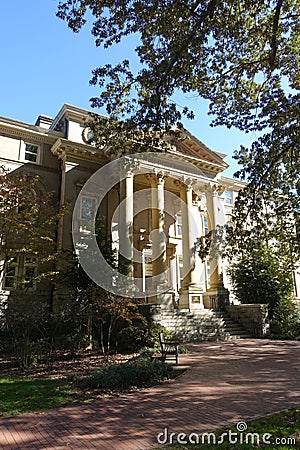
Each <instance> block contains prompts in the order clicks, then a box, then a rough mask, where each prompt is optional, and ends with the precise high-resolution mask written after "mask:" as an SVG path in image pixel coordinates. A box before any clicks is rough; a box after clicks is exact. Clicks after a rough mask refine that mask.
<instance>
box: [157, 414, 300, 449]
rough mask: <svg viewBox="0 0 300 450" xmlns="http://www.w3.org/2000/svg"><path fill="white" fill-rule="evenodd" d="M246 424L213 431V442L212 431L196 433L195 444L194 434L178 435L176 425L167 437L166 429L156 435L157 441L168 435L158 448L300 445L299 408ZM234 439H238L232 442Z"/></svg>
mask: <svg viewBox="0 0 300 450" xmlns="http://www.w3.org/2000/svg"><path fill="white" fill-rule="evenodd" d="M244 425H245V423H243V424H242V423H241V424H240V426H244ZM246 427H247V429H246V430H245V431H243V432H241V433H237V428H236V427H232V428H231V429H226V428H222V429H220V430H218V431H216V432H215V433H214V435H215V439H216V441H215V442H214V435H212V434H211V435H208V434H206V435H205V434H204V433H203V434H202V435H201V434H197V436H198V439H199V441H198V442H199V444H193V445H192V444H190V443H189V440H190V439H191V440H192V441H193V442H197V441H196V439H197V438H196V435H195V434H193V435H188V436H186V437H184V436H180V437H179V436H178V433H180V429H179V430H178V432H177V433H176V435H175V436H173V437H171V435H170V433H171V430H170V431H169V432H168V433H167V434H164V435H163V436H161V437H160V443H162V444H164V442H163V441H164V439H165V436H168V442H166V443H170V439H172V445H168V446H164V447H162V446H160V447H159V450H162V449H168V450H189V449H192V450H212V449H218V450H219V449H220V450H250V449H257V448H261V449H269V450H271V449H276V450H296V448H300V408H294V409H292V410H289V411H285V412H282V413H279V414H272V415H269V416H265V417H262V418H261V419H258V420H254V421H251V422H248V423H247V424H246ZM179 428H180V426H179ZM172 431H175V430H172ZM230 432H231V434H230ZM234 433H237V434H234ZM247 433H250V434H249V435H248V438H246V435H247ZM254 433H255V434H254ZM241 436H242V437H241ZM178 437H179V440H181V442H182V441H183V440H184V441H187V442H188V443H187V444H182V445H179V444H177V442H178ZM202 438H203V443H202ZM208 439H210V441H208ZM236 439H238V441H237V442H234V441H235V440H236ZM246 439H248V443H245V442H247V441H246ZM252 439H253V441H252ZM251 441H252V442H251ZM264 441H265V442H264ZM208 442H209V443H208ZM221 442H222V443H221Z"/></svg>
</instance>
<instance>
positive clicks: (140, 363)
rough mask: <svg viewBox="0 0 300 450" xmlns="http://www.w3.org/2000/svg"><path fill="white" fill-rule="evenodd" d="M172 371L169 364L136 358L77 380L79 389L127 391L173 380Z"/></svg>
mask: <svg viewBox="0 0 300 450" xmlns="http://www.w3.org/2000/svg"><path fill="white" fill-rule="evenodd" d="M174 372H175V371H174V369H173V367H172V366H170V365H169V364H165V363H162V362H156V361H155V362H152V361H150V360H149V359H148V358H144V357H143V358H138V359H136V360H135V361H129V362H127V363H124V364H120V365H113V366H107V367H104V368H102V369H100V370H98V371H97V372H95V373H93V374H92V375H90V376H88V377H85V378H81V379H78V380H77V385H78V386H79V387H80V388H81V389H118V390H122V389H129V388H131V387H148V386H153V385H155V384H157V383H159V382H160V381H161V380H163V379H165V378H167V379H170V378H174Z"/></svg>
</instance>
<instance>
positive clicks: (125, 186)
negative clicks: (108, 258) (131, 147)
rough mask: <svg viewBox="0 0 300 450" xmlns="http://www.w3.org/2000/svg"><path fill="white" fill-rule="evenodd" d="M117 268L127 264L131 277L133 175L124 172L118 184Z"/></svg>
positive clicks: (128, 171) (129, 172)
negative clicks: (118, 254)
mask: <svg viewBox="0 0 300 450" xmlns="http://www.w3.org/2000/svg"><path fill="white" fill-rule="evenodd" d="M120 202H121V206H120V229H119V239H120V243H119V252H120V257H119V266H120V265H121V264H122V263H126V264H128V272H127V274H128V276H131V277H133V263H132V260H133V173H132V172H131V171H130V170H127V171H126V174H125V178H124V179H123V180H122V181H121V182H120Z"/></svg>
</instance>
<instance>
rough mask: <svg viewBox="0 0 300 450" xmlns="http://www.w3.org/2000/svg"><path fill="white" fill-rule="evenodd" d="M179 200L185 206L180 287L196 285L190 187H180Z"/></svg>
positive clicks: (182, 212)
mask: <svg viewBox="0 0 300 450" xmlns="http://www.w3.org/2000/svg"><path fill="white" fill-rule="evenodd" d="M180 198H181V200H182V201H183V203H184V204H185V205H186V206H184V207H183V208H182V211H181V214H182V256H183V274H184V278H183V282H182V287H183V289H184V288H187V287H188V286H192V285H196V284H197V280H196V277H195V271H194V266H195V258H194V255H193V247H194V239H193V235H192V226H191V221H192V207H193V190H192V186H191V185H185V184H184V185H182V187H181V190H180Z"/></svg>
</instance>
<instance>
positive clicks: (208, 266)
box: [0, 104, 299, 312]
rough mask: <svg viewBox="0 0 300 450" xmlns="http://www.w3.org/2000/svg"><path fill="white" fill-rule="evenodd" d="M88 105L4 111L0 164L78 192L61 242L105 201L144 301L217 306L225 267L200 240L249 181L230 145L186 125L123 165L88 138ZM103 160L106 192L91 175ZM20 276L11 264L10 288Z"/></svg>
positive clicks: (47, 185)
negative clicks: (22, 116)
mask: <svg viewBox="0 0 300 450" xmlns="http://www.w3.org/2000/svg"><path fill="white" fill-rule="evenodd" d="M87 114H88V111H86V110H84V109H81V108H78V107H75V106H71V105H67V104H65V105H63V107H62V108H61V110H60V111H59V112H58V114H57V116H56V117H55V118H54V119H52V118H50V117H47V116H39V117H38V119H37V121H36V123H35V124H34V125H30V124H27V123H22V122H18V121H16V120H12V119H7V118H4V117H0V165H2V166H5V167H7V168H9V170H11V171H17V170H25V171H26V172H27V173H29V174H33V175H38V176H39V177H40V181H41V184H42V185H43V187H44V189H46V190H48V191H52V192H54V193H55V196H56V198H57V200H58V203H60V204H64V203H66V202H67V203H68V204H70V205H72V210H73V205H75V202H76V199H77V198H78V195H79V194H80V199H79V202H78V201H77V204H76V205H77V206H76V213H74V215H72V214H71V213H70V214H68V215H65V216H64V217H63V218H61V219H60V221H59V224H58V229H57V247H58V249H61V248H71V247H72V245H73V244H72V220H73V239H74V233H75V235H76V233H78V232H79V230H81V231H82V230H83V233H84V230H85V232H86V225H87V223H88V222H89V221H90V218H91V214H93V210H95V208H96V207H98V205H99V204H100V214H101V215H102V216H103V217H104V218H105V221H106V226H107V227H108V229H109V230H111V236H112V240H113V245H114V247H115V249H116V250H117V251H118V252H119V254H122V255H123V256H124V257H125V258H126V259H127V260H129V261H130V262H131V263H130V273H129V278H130V277H131V279H132V280H134V281H133V282H134V295H135V296H136V297H138V298H140V299H141V303H145V304H151V305H157V306H159V307H161V308H163V309H174V310H175V309H176V310H180V311H190V312H193V311H195V312H197V311H198V312H201V311H203V310H206V309H208V310H211V309H218V308H219V307H220V306H222V305H223V303H224V302H227V301H228V296H230V285H229V280H228V277H227V275H226V267H224V263H223V265H222V261H221V260H220V259H218V257H217V256H215V257H213V258H211V259H210V260H205V261H202V260H201V259H200V257H199V255H198V253H197V252H195V251H194V246H195V242H196V240H197V238H198V239H199V238H200V239H201V238H202V239H203V238H204V236H205V235H207V234H208V232H209V231H210V230H212V229H215V228H216V226H217V225H224V224H225V223H230V217H231V211H232V207H233V203H234V200H235V197H236V195H237V193H238V191H239V190H240V189H241V188H242V187H243V184H242V183H241V182H239V181H236V180H233V179H230V178H227V177H224V176H222V172H224V170H225V169H226V168H227V167H228V164H227V163H226V162H225V156H226V155H225V154H222V153H219V152H215V151H212V150H211V149H209V148H208V147H207V146H205V145H204V144H203V143H202V142H201V141H199V140H198V139H197V138H196V137H194V136H193V135H191V134H190V133H188V132H187V131H186V132H185V139H182V140H180V141H173V142H172V141H171V142H170V147H169V150H168V151H167V152H166V153H164V154H159V155H152V154H151V155H150V156H149V155H148V156H145V155H141V157H139V156H137V155H136V156H135V157H132V156H129V157H128V158H127V159H126V158H123V159H122V160H121V163H120V165H119V166H118V167H119V172H118V170H117V169H118V167H117V166H116V165H113V167H112V168H111V163H112V162H114V160H112V159H111V158H110V157H108V156H107V155H106V154H105V152H101V151H96V150H95V148H94V147H93V146H92V145H90V143H89V140H88V135H87V130H86V119H87ZM114 163H115V162H114ZM106 168H107V169H106ZM98 170H100V175H99V177H100V179H101V182H102V185H101V186H100V185H99V186H98V187H99V192H97V190H96V191H95V187H93V188H91V186H90V185H89V184H87V185H86V183H87V182H88V181H89V180H90V178H91V176H92V175H93V174H95V173H96V172H97V171H98ZM111 170H112V172H110V171H111ZM120 174H121V175H120ZM118 176H119V178H118ZM105 177H107V179H106V180H105V181H103V180H104V178H105ZM112 180H113V181H112ZM101 182H99V183H100V184H101ZM77 238H78V236H77ZM75 240H76V238H75ZM75 244H76V243H75ZM17 264H18V265H19V266H20V265H23V266H24V264H26V261H25V262H24V261H21V260H20V261H18V263H17ZM98 267H99V265H98ZM15 270H16V271H18V270H19V271H22V270H24V267H23V268H22V267H16V269H15ZM92 270H93V269H92ZM101 270H102V269H101V268H100V272H101ZM95 277H96V278H97V275H95ZM92 278H93V274H92ZM112 278H113V277H112ZM12 279H13V276H12V272H11V271H10V273H9V276H4V277H3V279H2V280H1V282H2V286H1V288H2V291H5V292H13V289H14V287H13V281H12ZM100 281H101V280H100ZM113 284H114V281H113V280H112V285H113ZM34 288H35V287H33V289H34ZM296 289H298V291H297V292H296V294H297V293H298V292H299V284H298V287H297V283H296Z"/></svg>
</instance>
